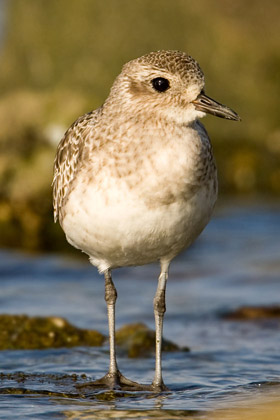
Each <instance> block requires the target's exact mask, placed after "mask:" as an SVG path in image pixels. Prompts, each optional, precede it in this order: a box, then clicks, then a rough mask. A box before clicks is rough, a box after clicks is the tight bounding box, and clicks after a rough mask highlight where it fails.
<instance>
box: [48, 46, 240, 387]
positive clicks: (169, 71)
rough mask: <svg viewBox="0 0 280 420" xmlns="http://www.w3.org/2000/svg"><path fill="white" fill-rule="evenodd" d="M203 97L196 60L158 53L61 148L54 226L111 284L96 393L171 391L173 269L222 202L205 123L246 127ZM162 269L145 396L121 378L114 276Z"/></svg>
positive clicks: (124, 79)
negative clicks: (164, 345) (106, 348)
mask: <svg viewBox="0 0 280 420" xmlns="http://www.w3.org/2000/svg"><path fill="white" fill-rule="evenodd" d="M203 89H204V76H203V73H202V71H201V69H200V67H199V65H198V63H197V62H196V61H195V60H194V59H193V58H192V57H190V56H189V55H187V54H185V53H182V52H179V51H158V52H152V53H150V54H147V55H145V56H143V57H140V58H138V59H136V60H132V61H130V62H129V63H127V64H125V65H124V67H123V69H122V72H121V73H120V75H119V76H118V77H117V78H116V80H115V82H114V84H113V86H112V88H111V91H110V94H109V96H108V98H107V99H106V101H105V103H104V105H102V106H101V107H100V108H99V109H97V110H96V111H93V112H90V113H88V114H86V115H84V116H82V117H80V118H79V119H78V120H77V121H76V122H75V123H74V124H73V125H72V126H71V127H70V128H69V130H68V131H67V132H66V134H65V136H64V138H63V139H62V140H61V142H60V144H59V146H58V150H57V155H56V160H55V166H54V181H53V197H54V217H55V220H57V219H58V220H59V222H60V224H61V226H62V228H63V230H64V232H65V234H66V237H67V240H68V241H69V242H70V243H71V244H72V245H73V246H75V247H77V248H79V249H81V250H82V251H84V252H85V253H87V254H88V255H89V258H90V261H91V263H92V264H93V265H95V266H96V267H97V268H98V270H99V271H100V272H103V273H104V274H105V287H106V294H105V298H106V302H107V306H108V317H109V334H110V369H109V373H108V374H107V375H106V376H105V377H104V378H103V379H102V380H101V381H97V383H96V384H97V385H105V386H109V387H116V386H125V387H138V388H139V387H140V388H141V389H165V386H164V383H163V380H162V376H161V335H162V322H163V314H164V311H165V298H164V296H165V285H166V281H167V272H168V267H169V264H170V262H171V260H172V259H173V258H174V257H175V256H176V255H177V254H178V253H180V252H181V251H182V250H183V249H185V248H187V247H188V246H189V245H190V244H191V243H192V242H193V241H194V240H195V238H196V237H197V236H198V235H199V234H200V232H201V231H202V230H203V228H204V227H205V226H206V224H207V223H208V221H209V219H210V216H211V213H212V210H213V207H214V204H215V201H216V197H217V174H216V166H215V162H214V158H213V154H212V147H211V143H210V140H209V137H208V135H207V132H206V130H205V128H204V127H203V125H202V124H201V123H200V122H199V121H198V118H200V117H203V116H204V115H205V113H207V112H208V113H211V114H214V115H217V116H220V117H223V118H228V119H233V120H238V119H239V117H238V116H237V114H236V113H235V112H234V111H232V110H230V109H229V108H227V107H225V106H224V105H221V104H219V103H217V102H215V101H213V100H212V99H211V98H209V97H207V96H206V95H205V93H204V90H203ZM158 260H159V261H160V263H161V274H160V277H159V284H158V290H157V293H156V296H155V300H154V311H155V320H156V337H157V338H156V372H155V379H154V381H153V384H152V385H151V386H150V387H148V386H142V385H141V386H140V385H139V384H135V383H133V382H131V381H129V380H127V379H126V378H124V377H123V376H122V375H121V373H120V372H119V370H118V368H117V364H116V357H115V348H114V322H115V321H114V305H115V300H116V291H115V288H114V285H113V282H112V279H111V270H112V269H113V268H117V267H123V266H129V265H141V264H147V263H150V262H153V261H158Z"/></svg>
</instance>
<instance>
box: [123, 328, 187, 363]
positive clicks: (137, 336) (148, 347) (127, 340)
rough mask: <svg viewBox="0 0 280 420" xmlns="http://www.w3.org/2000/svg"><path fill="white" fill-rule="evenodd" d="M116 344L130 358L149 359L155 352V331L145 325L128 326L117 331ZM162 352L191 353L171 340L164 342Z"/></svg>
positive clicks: (164, 340)
mask: <svg viewBox="0 0 280 420" xmlns="http://www.w3.org/2000/svg"><path fill="white" fill-rule="evenodd" d="M116 344H117V345H118V346H119V347H120V348H121V349H123V350H124V351H125V352H127V354H128V357H132V358H134V357H135V358H136V357H147V356H150V355H151V354H152V353H154V351H155V331H153V330H150V329H149V328H148V327H147V326H146V325H145V324H142V323H136V324H127V325H124V326H123V327H121V328H120V329H119V330H117V331H116ZM162 350H163V351H168V352H173V351H181V350H183V351H189V349H188V348H187V347H186V348H183V349H182V348H180V347H179V346H177V344H174V343H172V342H171V341H169V340H166V339H163V340H162Z"/></svg>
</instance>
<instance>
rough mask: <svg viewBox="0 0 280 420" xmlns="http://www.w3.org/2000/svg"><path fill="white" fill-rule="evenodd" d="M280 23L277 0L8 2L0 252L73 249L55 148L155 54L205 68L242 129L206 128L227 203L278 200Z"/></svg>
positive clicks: (1, 43)
mask: <svg viewBox="0 0 280 420" xmlns="http://www.w3.org/2000/svg"><path fill="white" fill-rule="evenodd" d="M279 16H280V2H279V1H278V0H270V1H269V2H263V1H261V0H254V1H253V0H248V1H246V2H244V1H243V0H235V1H234V2H233V1H231V0H224V1H223V2H217V1H213V0H210V1H209V0H197V1H195V2H194V1H189V0H173V1H172V2H171V1H169V0H161V1H159V0H154V1H150V0H134V1H131V0H118V1H104V0H48V1H45V0H28V1H26V0H0V56H1V66H0V91H1V95H0V150H1V151H0V231H1V234H0V246H1V247H15V248H18V249H25V250H32V251H36V250H40V251H41V250H48V251H55V250H69V249H70V247H69V248H68V245H67V244H66V241H65V239H64V235H63V233H62V231H61V229H60V228H59V226H57V225H54V223H53V216H52V192H51V181H52V165H53V160H54V156H55V150H56V147H57V144H58V142H59V140H60V138H61V137H62V136H63V133H64V132H65V130H66V129H67V128H68V126H69V125H70V124H71V123H72V122H73V121H74V120H75V119H76V118H77V117H78V116H80V115H82V114H83V113H85V112H88V111H90V110H92V109H94V108H97V107H99V106H100V105H101V104H102V103H103V101H104V99H105V98H106V97H107V95H108V92H109V89H110V87H111V85H112V82H113V80H114V78H115V77H116V76H117V74H118V73H119V72H120V70H121V67H122V65H123V64H124V63H125V62H127V61H128V60H131V59H133V58H136V57H138V56H140V55H142V54H145V53H147V52H150V51H153V50H158V49H178V50H183V51H186V52H188V53H189V54H190V55H192V56H193V57H194V58H196V59H197V61H198V62H199V63H200V65H201V67H202V69H203V71H204V73H205V75H206V92H207V93H208V94H209V96H212V97H213V98H215V99H216V100H218V101H219V102H221V103H224V104H226V105H228V106H230V107H232V108H233V109H234V110H236V111H237V112H238V113H239V115H240V116H241V118H242V122H241V123H232V122H228V121H225V120H221V119H218V118H213V117H211V116H208V117H206V118H205V119H204V121H203V122H204V124H205V125H206V127H207V130H208V132H209V133H210V137H211V139H212V142H213V145H214V150H215V156H216V160H217V164H218V168H219V182H220V196H222V197H224V198H225V199H226V198H227V197H228V196H229V195H231V200H232V201H233V202H234V199H235V198H236V197H238V198H240V197H241V198H246V200H247V199H250V200H251V199H252V200H253V199H255V198H256V197H262V199H264V200H267V199H271V198H277V197H279V193H280V159H279V158H280V123H279V97H280V82H279V79H280V78H279V76H280V31H279ZM233 196H234V197H233ZM76 254H77V253H76Z"/></svg>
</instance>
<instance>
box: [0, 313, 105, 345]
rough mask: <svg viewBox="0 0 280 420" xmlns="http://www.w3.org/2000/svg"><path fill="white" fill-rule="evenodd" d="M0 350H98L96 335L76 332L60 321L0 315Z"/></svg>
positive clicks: (100, 341) (99, 339) (100, 340)
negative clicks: (82, 347)
mask: <svg viewBox="0 0 280 420" xmlns="http://www.w3.org/2000/svg"><path fill="white" fill-rule="evenodd" d="M0 324H1V330H0V350H25V349H30V350H32V349H46V348H57V347H74V346H101V345H102V344H103V343H104V341H105V337H104V335H102V334H101V333H100V332H98V331H94V330H86V329H82V328H77V327H75V326H74V325H72V324H70V323H69V322H68V321H66V320H65V319H64V318H60V317H53V316H52V317H51V316H50V317H39V316H38V317H29V316H27V315H5V314H4V315H0Z"/></svg>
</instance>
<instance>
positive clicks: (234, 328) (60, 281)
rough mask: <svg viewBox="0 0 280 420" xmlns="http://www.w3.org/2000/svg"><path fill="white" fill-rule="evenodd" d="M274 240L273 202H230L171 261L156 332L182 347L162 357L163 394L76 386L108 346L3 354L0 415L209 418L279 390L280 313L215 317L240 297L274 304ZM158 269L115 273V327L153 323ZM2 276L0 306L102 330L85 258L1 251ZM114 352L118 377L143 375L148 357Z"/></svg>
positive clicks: (94, 371) (91, 373)
mask: <svg viewBox="0 0 280 420" xmlns="http://www.w3.org/2000/svg"><path fill="white" fill-rule="evenodd" d="M279 238H280V204H273V205H272V204H257V205H250V206H249V205H240V204H236V206H235V207H230V208H229V207H223V208H222V209H219V210H217V211H216V213H215V217H214V218H213V220H212V221H211V223H210V224H209V225H208V227H207V228H206V230H205V231H204V233H203V234H202V235H201V237H200V239H199V240H198V241H197V242H196V244H195V245H194V246H193V247H192V248H191V249H189V250H188V251H187V252H185V253H184V254H182V255H180V256H179V257H178V258H177V259H176V260H174V262H173V264H172V265H171V269H170V278H169V281H168V286H167V312H166V316H165V324H164V336H165V337H166V338H168V339H171V340H173V341H174V342H176V343H177V344H179V345H180V346H189V347H190V348H191V352H189V353H187V352H183V351H181V352H177V353H165V354H164V355H163V372H164V380H165V383H166V384H167V385H168V387H169V388H170V392H169V393H164V394H157V395H156V394H152V393H139V392H137V393H122V392H115V393H112V392H104V390H98V391H94V390H90V389H85V390H84V391H82V392H81V391H79V390H77V388H76V387H75V385H76V383H77V382H83V381H85V380H90V379H91V378H93V379H94V378H98V377H100V376H102V375H103V374H104V373H105V371H106V370H107V366H108V345H107V344H105V345H104V346H103V347H101V348H86V347H79V348H70V349H64V348H63V349H48V350H40V351H39V350H37V351H34V350H33V351H27V350H25V351H2V352H0V372H2V377H0V379H1V381H0V386H1V388H0V418H1V419H14V418H17V417H18V418H20V419H25V418H34V419H47V418H50V419H54V418H70V419H74V418H75V419H76V418H77V419H78V418H98V419H103V418H104V419H106V418H110V417H114V418H137V419H138V418H139V419H148V418H163V419H165V418H166V419H175V418H186V417H188V418H192V417H195V418H207V415H208V413H209V412H210V411H211V410H213V409H217V408H218V409H219V408H224V407H227V406H234V405H235V404H237V403H240V402H241V403H243V404H246V401H248V399H250V397H252V396H254V397H258V395H262V394H263V393H266V392H268V391H269V395H272V396H274V395H275V396H277V394H278V395H279V390H280V389H279V384H280V351H279V350H280V319H278V320H277V319H268V320H261V321H228V320H225V319H223V318H222V314H224V313H225V312H227V311H230V310H234V309H235V308H238V307H240V306H242V305H267V306H270V305H275V304H277V305H278V304H280V302H279V300H280V299H279V298H280V278H279V277H280V259H279V255H280V241H279ZM77 252H78V251H77ZM158 274H159V267H158V266H157V265H149V266H144V267H136V268H127V269H120V270H116V271H114V272H113V278H114V280H115V285H116V287H117V290H118V300H117V327H121V326H122V325H123V324H125V323H131V322H144V323H146V324H147V325H148V326H149V327H151V328H154V320H153V307H152V301H153V296H154V293H155V290H156V286H157V276H158ZM0 282H1V296H0V308H1V313H11V314H21V313H25V314H28V315H57V316H62V317H65V318H67V319H68V320H69V321H70V322H72V323H73V324H75V325H77V326H79V327H83V328H92V329H98V330H100V331H101V332H102V333H104V334H106V335H107V319H106V307H105V302H104V299H103V295H104V290H103V288H104V282H103V279H102V277H100V276H99V274H98V273H97V271H96V270H95V269H94V268H93V267H91V266H90V264H85V263H83V262H81V261H79V260H73V259H69V258H64V257H60V256H28V255H24V254H20V253H15V252H11V251H6V250H2V251H1V252H0ZM118 356H119V357H118V361H119V366H120V368H121V370H122V371H123V373H124V374H125V375H126V376H127V377H129V378H131V379H134V380H137V381H140V382H144V383H148V382H151V381H152V378H153V370H154V359H153V358H152V357H149V358H145V359H129V358H127V357H126V356H125V355H124V354H122V353H119V355H118ZM17 372H24V373H25V376H24V380H21V379H20V376H19V375H18V374H17ZM72 374H75V375H76V376H72ZM82 375H85V376H82Z"/></svg>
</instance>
